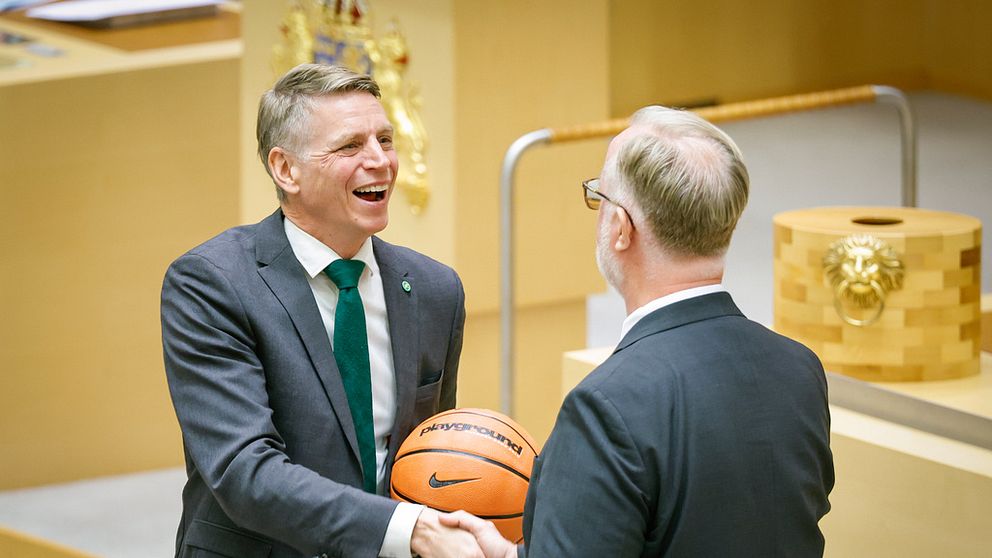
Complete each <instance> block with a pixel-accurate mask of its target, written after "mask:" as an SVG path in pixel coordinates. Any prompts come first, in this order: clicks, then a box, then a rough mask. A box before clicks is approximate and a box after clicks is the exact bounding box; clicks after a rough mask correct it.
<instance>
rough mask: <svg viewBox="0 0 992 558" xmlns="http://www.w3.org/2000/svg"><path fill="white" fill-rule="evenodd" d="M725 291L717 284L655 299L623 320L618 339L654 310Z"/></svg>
mask: <svg viewBox="0 0 992 558" xmlns="http://www.w3.org/2000/svg"><path fill="white" fill-rule="evenodd" d="M726 290H727V289H725V288H723V285H721V284H719V283H717V284H716V285H705V286H702V287H693V288H691V289H685V290H682V291H676V292H674V293H672V294H669V295H665V296H663V297H661V298H656V299H654V300H652V301H651V302H649V303H647V304H645V305H644V306H641V307H640V308H638V309H637V310H634V311H633V312H631V313H630V314H629V315H628V316H627V317H626V318H625V319H624V321H623V328H621V330H620V339H623V338H624V337H625V336H626V335H627V332H629V331H630V330H631V329H633V328H634V326H635V325H636V324H637V322H639V321H641V318H643V317H644V316H647V315H648V314H650V313H651V312H654V311H655V310H659V309H661V308H664V307H665V306H668V305H670V304H675V303H676V302H681V301H683V300H687V299H690V298H695V297H697V296H703V295H708V294H713V293H719V292H724V291H726Z"/></svg>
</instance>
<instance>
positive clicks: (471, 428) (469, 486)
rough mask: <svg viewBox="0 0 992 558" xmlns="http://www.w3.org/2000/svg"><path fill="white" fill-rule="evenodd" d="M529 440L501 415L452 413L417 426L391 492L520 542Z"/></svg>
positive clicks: (531, 449) (400, 456) (394, 475)
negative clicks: (458, 513)
mask: <svg viewBox="0 0 992 558" xmlns="http://www.w3.org/2000/svg"><path fill="white" fill-rule="evenodd" d="M536 455H537V449H536V448H535V444H534V439H533V438H531V437H530V434H527V432H526V431H524V429H523V428H521V427H520V425H519V424H517V423H516V422H514V421H513V420H511V419H510V418H509V417H507V416H506V415H502V414H500V413H497V412H495V411H489V410H486V409H453V410H451V411H445V412H443V413H439V414H437V415H434V416H433V417H431V418H429V419H427V420H425V421H424V422H422V423H420V425H419V426H417V428H415V429H414V431H413V432H412V433H410V436H408V437H407V439H406V441H404V442H403V445H402V446H400V449H399V452H398V453H397V454H396V461H395V462H394V463H393V473H392V477H391V481H390V486H389V489H390V494H392V496H393V498H395V499H397V500H404V501H407V502H413V503H415V504H424V505H425V506H429V507H431V508H434V509H436V510H439V511H447V512H450V511H455V510H465V511H467V512H469V513H471V514H472V515H476V516H478V517H481V518H482V519H487V520H489V521H492V522H493V523H494V524H495V525H496V527H497V528H498V529H499V531H500V533H502V534H503V536H504V537H506V538H507V539H509V540H511V541H513V542H517V543H519V542H522V541H523V512H524V500H525V499H526V497H527V484H528V483H529V482H530V471H531V467H533V465H534V457H535V456H536Z"/></svg>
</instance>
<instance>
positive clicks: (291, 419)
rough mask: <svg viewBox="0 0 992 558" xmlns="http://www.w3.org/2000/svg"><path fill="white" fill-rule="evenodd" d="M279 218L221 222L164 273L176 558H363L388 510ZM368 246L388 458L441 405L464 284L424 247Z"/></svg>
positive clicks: (449, 401)
mask: <svg viewBox="0 0 992 558" xmlns="http://www.w3.org/2000/svg"><path fill="white" fill-rule="evenodd" d="M282 219H283V216H282V213H281V212H280V211H276V212H275V213H274V214H272V215H271V216H269V217H268V218H266V219H265V220H263V221H262V222H260V223H258V224H256V225H249V226H243V227H237V228H234V229H231V230H228V231H226V232H224V233H222V234H221V235H219V236H217V237H215V238H213V239H211V240H209V241H207V242H206V243H204V244H202V245H200V246H198V247H197V248H194V249H193V250H191V251H190V252H188V253H187V254H185V255H183V256H182V257H180V258H179V259H178V260H176V261H175V262H174V263H173V264H172V266H171V267H170V268H169V270H168V272H167V273H166V276H165V282H164V284H163V287H162V340H163V346H164V352H165V367H166V373H167V376H168V380H169V389H170V391H171V393H172V400H173V404H174V405H175V408H176V415H177V416H178V418H179V424H180V426H181V428H182V433H183V442H184V447H185V455H186V470H187V473H188V477H189V479H188V481H187V483H186V487H185V489H184V490H183V516H182V520H181V522H180V525H179V532H178V536H177V541H176V555H177V556H180V557H183V558H189V557H194V556H197V557H199V556H228V557H231V558H261V557H271V558H284V557H285V558H289V557H293V558H296V557H301V556H324V555H326V556H347V557H349V558H351V557H364V556H368V557H372V556H376V554H377V553H378V550H379V548H380V546H381V543H382V539H383V536H384V534H385V530H386V525H387V524H388V521H389V518H390V516H391V515H392V512H393V509H394V507H395V506H396V503H395V502H393V501H391V500H389V499H387V498H384V497H380V496H375V495H370V494H367V493H365V492H363V491H362V490H361V486H362V471H361V462H360V459H359V456H358V443H357V441H356V436H355V426H354V423H353V422H352V418H351V413H350V411H349V408H348V401H347V396H346V394H345V391H344V388H343V385H342V382H341V377H340V374H339V373H338V370H337V366H336V364H335V361H334V354H333V352H332V351H331V347H330V343H329V342H328V339H327V333H326V331H325V329H324V325H323V322H322V321H321V318H320V313H319V311H318V309H317V305H316V302H315V301H314V298H313V293H312V291H311V290H310V286H309V284H308V282H307V278H306V273H305V272H304V270H303V267H302V266H301V265H300V263H299V261H298V260H297V259H296V256H295V254H294V253H293V250H292V248H291V247H290V245H289V241H288V240H287V239H286V234H285V231H284V229H283V223H282ZM373 249H374V252H375V256H376V260H377V261H378V263H379V267H380V270H381V273H382V283H383V291H384V293H385V301H386V313H387V315H388V319H389V331H390V337H391V339H392V349H393V361H394V368H395V374H396V386H397V388H396V389H397V394H396V395H397V398H396V399H397V411H396V421H395V426H394V427H393V432H392V435H391V438H390V445H389V452H390V453H389V462H390V463H391V462H392V458H393V456H395V455H396V450H397V449H398V447H399V444H400V443H402V441H403V440H404V438H405V437H406V436H407V434H408V433H409V432H410V431H411V430H412V429H413V427H414V426H416V425H417V424H418V423H419V422H420V421H422V420H424V419H426V418H427V417H429V416H431V415H433V414H434V413H436V412H438V411H440V410H445V409H449V408H452V407H454V404H455V382H456V376H457V371H458V357H459V354H460V352H461V346H462V328H463V325H464V321H465V310H464V292H463V290H462V285H461V282H460V280H459V279H458V276H457V275H456V274H455V272H454V271H452V270H451V269H450V268H448V267H446V266H444V265H442V264H440V263H438V262H435V261H433V260H431V259H429V258H427V257H426V256H423V255H420V254H417V253H416V252H413V251H411V250H408V249H405V248H400V247H397V246H393V245H390V244H388V243H386V242H383V241H381V240H379V239H378V238H373ZM404 280H406V281H408V282H409V283H410V285H411V286H412V289H411V290H410V292H406V291H405V290H404V289H403V288H402V282H403V281H404ZM387 479H388V474H387Z"/></svg>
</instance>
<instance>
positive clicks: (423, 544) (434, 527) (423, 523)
mask: <svg viewBox="0 0 992 558" xmlns="http://www.w3.org/2000/svg"><path fill="white" fill-rule="evenodd" d="M439 515H440V514H438V512H436V511H434V510H432V509H430V508H425V509H424V511H423V512H421V513H420V517H419V518H417V524H416V525H414V527H413V536H411V537H410V550H412V551H413V553H414V554H416V555H418V556H421V557H422V558H487V557H486V555H484V554H483V553H482V549H481V548H479V543H478V542H476V540H475V536H474V535H473V534H472V533H469V532H468V531H464V530H462V529H458V528H457V526H455V525H447V526H445V525H442V524H441V522H440V521H439V520H438V518H439ZM470 517H471V516H470ZM479 521H482V520H481V519H480V520H479Z"/></svg>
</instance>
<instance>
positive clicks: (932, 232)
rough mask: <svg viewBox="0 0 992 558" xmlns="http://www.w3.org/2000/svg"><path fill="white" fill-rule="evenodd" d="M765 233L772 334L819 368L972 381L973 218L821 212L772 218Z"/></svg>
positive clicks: (975, 314)
mask: <svg viewBox="0 0 992 558" xmlns="http://www.w3.org/2000/svg"><path fill="white" fill-rule="evenodd" d="M774 227H775V239H774V243H775V256H774V262H775V264H774V265H775V287H774V288H775V329H776V331H778V332H779V333H781V334H783V335H786V336H788V337H792V338H793V339H796V340H798V341H800V342H802V343H803V344H805V345H806V346H808V347H809V348H810V349H812V350H813V351H814V352H815V353H816V354H817V355H819V357H820V360H822V361H823V366H824V368H825V369H827V370H830V371H833V372H839V373H841V374H846V375H848V376H853V377H856V378H860V379H863V380H869V381H920V380H942V379H951V378H960V377H964V376H970V375H973V374H978V372H979V351H980V345H981V321H980V320H981V313H980V307H981V243H982V228H981V222H980V221H979V220H978V219H975V218H974V217H969V216H967V215H960V214H956V213H948V212H943V211H930V210H924V209H911V208H903V207H821V208H813V209H803V210H796V211H787V212H784V213H779V214H778V215H776V216H775V218H774ZM869 277H873V278H874V279H871V280H869V279H868V278H869ZM859 281H863V282H861V283H859Z"/></svg>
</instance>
